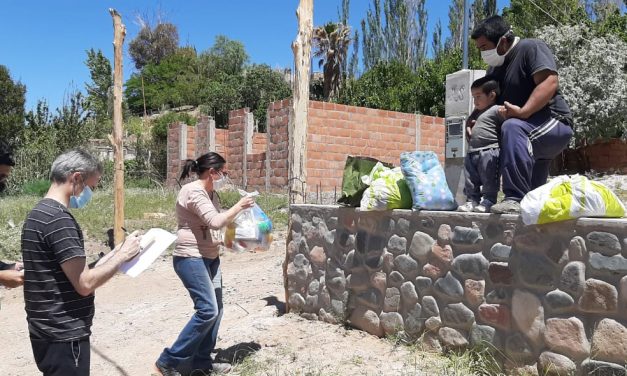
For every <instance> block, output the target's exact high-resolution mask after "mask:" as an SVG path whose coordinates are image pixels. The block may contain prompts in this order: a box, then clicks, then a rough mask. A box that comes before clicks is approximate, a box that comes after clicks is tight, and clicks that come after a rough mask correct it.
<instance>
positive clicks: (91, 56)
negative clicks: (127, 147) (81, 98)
mask: <svg viewBox="0 0 627 376" xmlns="http://www.w3.org/2000/svg"><path fill="white" fill-rule="evenodd" d="M85 65H86V66H87V68H89V75H90V77H91V82H89V83H86V84H85V89H86V91H87V98H86V100H85V102H86V107H87V109H88V111H89V113H90V116H91V118H92V119H94V121H95V122H96V123H97V125H98V128H99V130H100V131H99V132H98V133H101V134H99V135H98V136H99V137H101V136H102V134H103V133H108V131H109V128H110V123H111V122H110V120H111V118H112V110H113V71H112V69H111V62H110V61H109V59H107V58H106V57H105V56H104V55H103V53H102V51H101V50H98V51H95V50H94V49H93V48H92V49H90V50H88V51H87V60H86V61H85Z"/></svg>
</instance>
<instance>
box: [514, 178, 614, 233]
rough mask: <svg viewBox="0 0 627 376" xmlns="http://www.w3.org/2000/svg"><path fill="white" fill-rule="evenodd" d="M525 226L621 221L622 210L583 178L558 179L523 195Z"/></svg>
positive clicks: (601, 187)
mask: <svg viewBox="0 0 627 376" xmlns="http://www.w3.org/2000/svg"><path fill="white" fill-rule="evenodd" d="M520 207H521V217H522V221H523V223H524V224H526V225H531V224H542V223H551V222H559V221H566V220H569V219H575V218H580V217H607V218H621V217H624V216H625V206H624V205H623V203H622V202H621V201H620V200H619V199H618V197H616V195H615V194H614V192H612V191H611V190H610V189H609V188H608V187H606V186H605V185H603V184H601V183H598V182H595V181H590V180H588V178H586V177H585V176H581V175H574V176H572V177H571V176H567V175H562V176H558V177H556V178H554V179H553V180H551V181H550V182H548V183H546V184H544V185H543V186H540V187H538V188H536V189H534V190H533V191H531V192H529V193H527V195H525V197H524V198H523V199H522V201H521V202H520Z"/></svg>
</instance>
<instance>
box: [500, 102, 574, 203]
mask: <svg viewBox="0 0 627 376" xmlns="http://www.w3.org/2000/svg"><path fill="white" fill-rule="evenodd" d="M572 136H573V130H572V129H571V128H570V127H569V126H568V125H566V124H564V123H561V122H559V121H557V120H554V119H551V118H549V117H545V116H543V115H542V114H536V115H534V116H532V117H530V118H529V119H526V120H521V119H508V120H506V121H505V122H504V123H503V125H502V127H501V140H502V141H501V175H502V176H503V193H505V199H508V200H513V201H520V200H522V198H523V197H524V196H525V195H526V194H527V192H529V191H531V190H533V189H535V188H538V187H539V186H541V185H543V184H545V183H546V180H547V178H548V176H549V167H550V165H551V161H552V160H553V158H555V157H556V156H558V155H559V154H560V153H561V152H562V150H564V149H565V148H566V147H567V146H568V143H569V142H570V139H571V137H572Z"/></svg>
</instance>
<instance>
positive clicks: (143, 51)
mask: <svg viewBox="0 0 627 376" xmlns="http://www.w3.org/2000/svg"><path fill="white" fill-rule="evenodd" d="M140 22H141V29H140V30H139V33H138V34H137V36H136V37H135V38H134V39H133V40H132V41H131V42H130V43H129V45H128V52H129V54H130V55H131V59H132V60H133V62H134V63H135V68H137V69H140V70H141V69H142V68H143V67H144V66H146V65H148V64H159V63H160V62H161V60H163V59H165V58H166V57H168V56H170V55H172V54H174V53H175V52H176V51H177V49H178V45H179V34H178V29H177V27H176V26H175V25H174V24H171V23H169V22H158V23H157V24H156V25H155V26H154V27H151V26H150V24H148V23H147V22H145V21H143V20H140Z"/></svg>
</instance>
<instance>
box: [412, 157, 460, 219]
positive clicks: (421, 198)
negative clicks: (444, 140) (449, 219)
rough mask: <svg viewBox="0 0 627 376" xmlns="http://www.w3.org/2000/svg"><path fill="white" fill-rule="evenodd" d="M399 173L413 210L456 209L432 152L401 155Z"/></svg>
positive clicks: (441, 170) (440, 168) (436, 158)
mask: <svg viewBox="0 0 627 376" xmlns="http://www.w3.org/2000/svg"><path fill="white" fill-rule="evenodd" d="M401 171H402V172H403V175H404V176H405V180H406V181H407V185H409V190H410V191H411V197H412V200H413V206H412V208H413V209H417V210H455V209H457V203H456V202H455V199H454V198H453V194H452V193H451V190H450V189H449V188H448V185H447V184H446V176H445V175H444V169H443V168H442V166H441V165H440V162H439V161H438V157H437V155H436V154H435V153H434V152H432V151H413V152H406V153H402V154H401Z"/></svg>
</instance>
